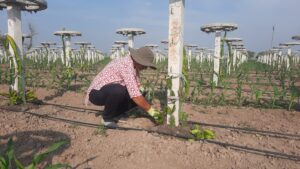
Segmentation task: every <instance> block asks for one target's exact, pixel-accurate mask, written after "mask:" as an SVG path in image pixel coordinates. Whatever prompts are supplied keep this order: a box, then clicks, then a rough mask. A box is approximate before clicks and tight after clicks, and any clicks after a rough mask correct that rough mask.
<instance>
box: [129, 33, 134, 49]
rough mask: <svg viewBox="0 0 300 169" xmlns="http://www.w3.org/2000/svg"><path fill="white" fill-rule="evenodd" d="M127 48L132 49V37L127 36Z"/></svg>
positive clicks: (130, 35)
mask: <svg viewBox="0 0 300 169" xmlns="http://www.w3.org/2000/svg"><path fill="white" fill-rule="evenodd" d="M128 47H130V48H133V35H132V34H129V35H128Z"/></svg>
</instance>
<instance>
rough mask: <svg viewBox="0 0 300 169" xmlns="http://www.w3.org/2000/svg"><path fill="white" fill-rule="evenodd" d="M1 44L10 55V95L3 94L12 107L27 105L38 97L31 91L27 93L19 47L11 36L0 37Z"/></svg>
mask: <svg viewBox="0 0 300 169" xmlns="http://www.w3.org/2000/svg"><path fill="white" fill-rule="evenodd" d="M0 42H1V43H2V44H3V46H4V49H5V52H6V53H7V55H9V56H10V57H9V63H10V70H9V84H10V86H9V93H8V94H2V95H4V96H7V97H8V98H9V102H10V104H11V105H16V104H22V103H26V101H32V100H35V99H36V97H35V96H34V93H33V92H31V91H25V84H22V83H24V82H23V81H22V76H24V73H22V71H24V68H23V64H22V60H21V58H20V54H19V52H18V48H17V45H16V43H15V41H14V40H13V38H12V37H11V36H9V35H5V36H0ZM9 47H11V48H12V50H13V53H10V51H9Z"/></svg>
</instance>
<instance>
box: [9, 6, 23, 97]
mask: <svg viewBox="0 0 300 169" xmlns="http://www.w3.org/2000/svg"><path fill="white" fill-rule="evenodd" d="M7 17H8V24H7V25H8V35H9V36H11V37H12V38H13V39H14V41H15V43H16V45H17V52H18V54H19V57H20V59H21V64H22V67H23V46H22V23H21V9H20V7H19V6H14V5H13V6H10V5H8V6H7ZM9 51H10V53H11V54H12V55H14V52H13V49H12V48H11V47H9ZM13 60H14V63H13V64H14V65H15V70H16V71H17V61H16V60H15V59H13ZM23 71H24V69H22V70H21V84H22V85H23V88H24V85H25V83H24V82H25V81H24V76H23V75H24V72H23ZM18 78H19V77H15V83H14V85H13V90H15V91H17V92H18V91H19V87H18V84H19V79H18Z"/></svg>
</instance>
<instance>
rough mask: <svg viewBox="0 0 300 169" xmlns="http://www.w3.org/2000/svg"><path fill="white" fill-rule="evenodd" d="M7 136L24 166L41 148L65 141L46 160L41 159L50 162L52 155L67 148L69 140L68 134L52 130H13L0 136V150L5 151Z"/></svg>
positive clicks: (43, 149)
mask: <svg viewBox="0 0 300 169" xmlns="http://www.w3.org/2000/svg"><path fill="white" fill-rule="evenodd" d="M9 138H13V147H14V151H15V155H16V158H17V159H18V160H19V161H20V162H21V163H22V164H24V165H25V166H27V165H29V164H30V163H31V162H32V159H33V157H34V155H36V154H38V153H40V152H41V150H42V152H44V151H45V150H46V149H47V148H49V147H50V146H51V145H52V144H53V143H55V142H58V141H62V140H64V141H66V142H67V144H64V145H63V146H61V147H60V148H59V149H58V150H56V151H55V152H53V153H51V154H50V155H49V156H48V157H47V158H46V160H44V161H43V162H46V163H47V164H52V159H53V157H54V156H55V155H59V154H62V153H63V152H64V151H65V150H66V149H68V148H69V146H70V141H71V140H70V137H69V136H68V135H66V134H64V133H62V132H58V131H52V130H37V131H22V132H14V133H11V134H7V135H4V136H0V152H4V151H5V149H6V142H7V140H8V139H9ZM4 140H6V141H4ZM4 142H5V143H4ZM0 154H2V153H0Z"/></svg>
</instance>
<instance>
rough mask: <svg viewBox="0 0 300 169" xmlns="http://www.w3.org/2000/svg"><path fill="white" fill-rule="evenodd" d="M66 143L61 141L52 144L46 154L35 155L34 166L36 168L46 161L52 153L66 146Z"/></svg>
mask: <svg viewBox="0 0 300 169" xmlns="http://www.w3.org/2000/svg"><path fill="white" fill-rule="evenodd" d="M66 143H67V142H66V141H59V142H57V143H54V144H52V145H51V146H50V147H49V148H48V150H46V151H45V152H44V153H41V154H38V155H35V156H34V157H33V161H32V164H33V165H34V166H36V165H37V164H39V163H40V162H41V161H42V160H44V159H45V158H46V157H47V156H48V155H49V154H50V153H51V152H53V151H55V150H57V149H58V148H59V147H61V146H62V145H64V144H66Z"/></svg>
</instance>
